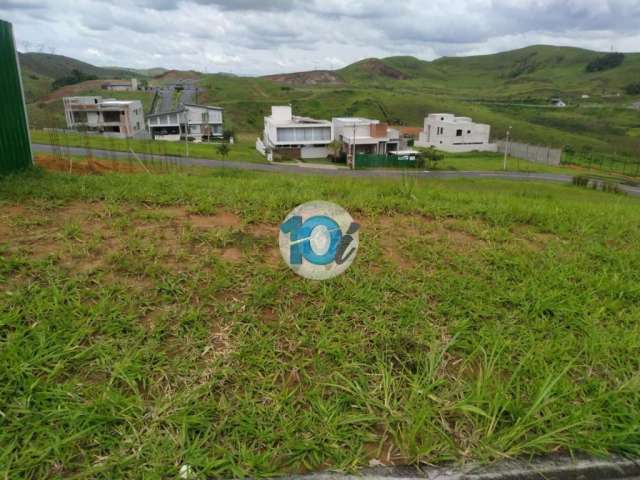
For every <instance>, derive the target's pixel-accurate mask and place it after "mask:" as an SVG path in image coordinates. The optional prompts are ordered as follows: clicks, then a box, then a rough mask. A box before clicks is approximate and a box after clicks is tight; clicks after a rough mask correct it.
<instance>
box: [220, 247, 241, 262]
mask: <svg viewBox="0 0 640 480" xmlns="http://www.w3.org/2000/svg"><path fill="white" fill-rule="evenodd" d="M220 257H221V258H222V259H223V260H225V261H227V262H230V263H240V262H241V261H242V252H241V251H240V250H239V249H238V248H235V247H231V248H226V249H224V250H223V251H222V255H221V256H220Z"/></svg>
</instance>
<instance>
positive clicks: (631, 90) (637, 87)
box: [624, 82, 640, 95]
mask: <svg viewBox="0 0 640 480" xmlns="http://www.w3.org/2000/svg"><path fill="white" fill-rule="evenodd" d="M624 91H625V92H626V93H627V95H640V82H634V83H630V84H629V85H627V86H626V87H625V88H624Z"/></svg>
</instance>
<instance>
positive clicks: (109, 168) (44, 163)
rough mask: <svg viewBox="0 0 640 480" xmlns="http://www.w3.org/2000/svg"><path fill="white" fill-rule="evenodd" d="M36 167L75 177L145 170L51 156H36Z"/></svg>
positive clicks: (88, 159) (97, 161) (90, 159)
mask: <svg viewBox="0 0 640 480" xmlns="http://www.w3.org/2000/svg"><path fill="white" fill-rule="evenodd" d="M36 165H38V166H39V167H41V168H44V169H45V170H51V171H54V172H65V173H72V174H76V175H101V174H104V173H109V172H122V173H141V172H144V171H145V169H144V168H142V166H140V165H135V164H129V163H126V162H125V161H115V160H114V161H111V162H109V161H107V160H97V159H95V158H87V159H84V160H73V161H71V162H70V161H69V160H68V159H66V158H64V157H56V156H53V155H37V156H36Z"/></svg>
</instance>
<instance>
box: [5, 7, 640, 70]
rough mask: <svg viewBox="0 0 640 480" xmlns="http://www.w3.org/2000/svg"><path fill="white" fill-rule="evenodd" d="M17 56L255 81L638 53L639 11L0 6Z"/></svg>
mask: <svg viewBox="0 0 640 480" xmlns="http://www.w3.org/2000/svg"><path fill="white" fill-rule="evenodd" d="M0 19H3V20H7V21H10V22H12V23H13V25H14V33H15V36H16V42H17V45H18V49H19V50H20V51H42V52H46V53H56V54H60V55H67V56H70V57H73V58H77V59H79V60H83V61H85V62H89V63H92V64H94V65H99V66H123V67H132V68H151V67H165V68H174V69H180V70H198V71H201V72H207V73H214V72H229V73H235V74H238V75H263V74H269V73H281V72H295V71H305V70H312V69H336V68H340V67H343V66H346V65H348V64H350V63H352V62H354V61H357V60H360V59H363V58H368V57H388V56H393V55H412V56H415V57H418V58H421V59H424V60H432V59H435V58H438V57H441V56H461V55H478V54H486V53H495V52H500V51H505V50H511V49H514V48H520V47H525V46H528V45H533V44H551V45H570V46H576V47H584V48H590V49H593V50H601V51H610V50H611V49H614V50H616V51H622V52H632V51H640V27H639V26H640V0H456V1H450V0H447V1H441V0H403V1H392V0H110V1H105V0H0Z"/></svg>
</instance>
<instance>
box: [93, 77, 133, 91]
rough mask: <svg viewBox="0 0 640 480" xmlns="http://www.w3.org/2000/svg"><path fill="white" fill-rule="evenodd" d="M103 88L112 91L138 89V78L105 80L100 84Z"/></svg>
mask: <svg viewBox="0 0 640 480" xmlns="http://www.w3.org/2000/svg"><path fill="white" fill-rule="evenodd" d="M102 89H103V90H110V91H112V92H135V91H137V90H138V79H137V78H132V79H131V80H130V81H127V80H115V81H110V82H105V83H103V84H102Z"/></svg>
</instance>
